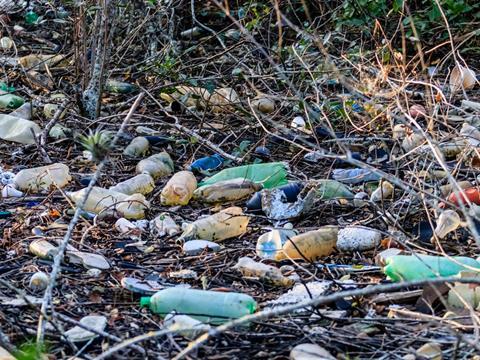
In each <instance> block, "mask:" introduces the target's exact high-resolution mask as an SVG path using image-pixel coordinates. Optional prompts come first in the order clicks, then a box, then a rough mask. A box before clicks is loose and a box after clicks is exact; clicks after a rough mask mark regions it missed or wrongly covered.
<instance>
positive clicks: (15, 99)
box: [0, 93, 25, 109]
mask: <svg viewBox="0 0 480 360" xmlns="http://www.w3.org/2000/svg"><path fill="white" fill-rule="evenodd" d="M24 103H25V100H23V99H22V98H21V97H20V96H17V95H13V94H5V93H3V94H0V108H3V109H16V108H18V107H20V106H22V105H23V104H24Z"/></svg>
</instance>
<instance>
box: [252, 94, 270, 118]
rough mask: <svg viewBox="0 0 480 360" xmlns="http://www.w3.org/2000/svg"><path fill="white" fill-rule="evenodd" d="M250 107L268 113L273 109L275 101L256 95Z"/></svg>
mask: <svg viewBox="0 0 480 360" xmlns="http://www.w3.org/2000/svg"><path fill="white" fill-rule="evenodd" d="M251 104H252V107H253V108H254V109H255V110H257V111H260V112H262V113H264V114H270V113H272V112H274V111H275V102H274V101H273V100H271V99H269V98H266V97H258V98H256V99H254V100H253V101H252V102H251Z"/></svg>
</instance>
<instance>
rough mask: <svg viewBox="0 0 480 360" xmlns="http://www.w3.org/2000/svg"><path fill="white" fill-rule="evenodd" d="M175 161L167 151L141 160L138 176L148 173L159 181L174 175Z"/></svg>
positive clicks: (137, 169) (138, 165) (137, 168)
mask: <svg viewBox="0 0 480 360" xmlns="http://www.w3.org/2000/svg"><path fill="white" fill-rule="evenodd" d="M173 169H174V167H173V161H172V158H171V157H170V155H168V154H167V153H166V152H165V151H163V152H161V153H159V154H155V155H152V156H150V157H148V158H146V159H143V160H140V161H139V162H138V164H137V167H136V171H137V174H143V173H147V174H150V176H151V177H152V178H153V179H154V180H157V179H159V178H161V177H165V176H169V175H170V174H172V173H173Z"/></svg>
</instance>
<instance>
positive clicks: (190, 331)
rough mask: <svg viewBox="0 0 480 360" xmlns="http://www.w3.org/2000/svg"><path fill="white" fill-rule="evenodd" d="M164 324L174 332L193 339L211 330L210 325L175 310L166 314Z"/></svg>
mask: <svg viewBox="0 0 480 360" xmlns="http://www.w3.org/2000/svg"><path fill="white" fill-rule="evenodd" d="M163 326H165V328H167V329H168V330H170V331H172V332H173V333H174V334H178V335H181V336H183V337H185V338H187V339H192V340H193V339H195V338H196V337H198V336H200V335H201V334H203V333H205V332H208V331H209V330H210V325H208V324H204V323H202V322H201V321H199V320H197V319H194V318H192V317H190V316H188V315H180V314H177V313H175V312H172V313H170V314H168V315H167V316H165V319H164V320H163Z"/></svg>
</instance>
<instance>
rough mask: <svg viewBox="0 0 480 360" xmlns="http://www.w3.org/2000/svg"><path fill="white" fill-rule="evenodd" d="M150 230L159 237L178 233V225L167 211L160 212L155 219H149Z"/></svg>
mask: <svg viewBox="0 0 480 360" xmlns="http://www.w3.org/2000/svg"><path fill="white" fill-rule="evenodd" d="M150 231H151V232H152V233H153V234H154V235H156V236H159V237H163V236H166V235H168V236H173V235H176V234H178V233H180V227H179V226H178V225H177V224H176V223H175V220H173V219H172V217H171V216H170V215H168V214H167V213H161V214H160V215H158V216H157V217H156V218H155V219H153V220H152V221H150Z"/></svg>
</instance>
